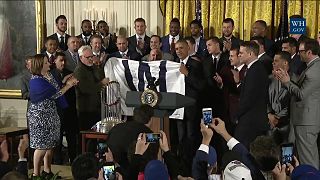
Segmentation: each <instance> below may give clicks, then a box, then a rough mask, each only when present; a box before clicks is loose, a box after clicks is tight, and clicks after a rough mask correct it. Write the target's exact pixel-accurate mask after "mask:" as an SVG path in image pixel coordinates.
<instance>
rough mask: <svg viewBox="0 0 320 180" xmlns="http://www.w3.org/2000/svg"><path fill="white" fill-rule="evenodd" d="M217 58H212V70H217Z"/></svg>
mask: <svg viewBox="0 0 320 180" xmlns="http://www.w3.org/2000/svg"><path fill="white" fill-rule="evenodd" d="M217 61H218V59H217V58H213V71H214V72H217V66H218V62H217Z"/></svg>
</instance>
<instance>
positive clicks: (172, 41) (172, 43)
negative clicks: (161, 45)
mask: <svg viewBox="0 0 320 180" xmlns="http://www.w3.org/2000/svg"><path fill="white" fill-rule="evenodd" d="M175 44H176V43H175V42H174V37H172V40H171V44H170V51H171V54H174V52H175Z"/></svg>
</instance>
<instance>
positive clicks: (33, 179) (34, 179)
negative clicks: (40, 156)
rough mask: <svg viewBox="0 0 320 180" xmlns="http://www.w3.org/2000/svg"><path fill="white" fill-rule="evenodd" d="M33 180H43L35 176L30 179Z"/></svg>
mask: <svg viewBox="0 0 320 180" xmlns="http://www.w3.org/2000/svg"><path fill="white" fill-rule="evenodd" d="M30 179H31V180H42V178H41V176H35V175H34V174H32V175H31V177H30Z"/></svg>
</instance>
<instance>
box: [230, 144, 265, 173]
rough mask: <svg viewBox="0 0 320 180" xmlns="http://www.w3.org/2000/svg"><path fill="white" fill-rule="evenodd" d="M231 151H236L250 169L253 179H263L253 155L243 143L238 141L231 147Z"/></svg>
mask: <svg viewBox="0 0 320 180" xmlns="http://www.w3.org/2000/svg"><path fill="white" fill-rule="evenodd" d="M232 151H234V152H236V153H238V154H239V155H240V156H241V160H242V163H243V164H245V165H246V166H247V167H248V168H249V169H250V171H251V175H253V176H254V177H255V178H253V179H264V177H263V175H262V173H261V171H260V170H259V168H258V165H257V163H256V161H255V159H254V157H253V156H252V155H251V154H250V152H249V151H248V150H247V148H246V147H245V146H244V145H243V144H241V143H238V144H237V145H235V146H234V147H233V148H232Z"/></svg>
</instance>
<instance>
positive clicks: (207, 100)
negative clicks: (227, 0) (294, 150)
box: [46, 15, 319, 153]
mask: <svg viewBox="0 0 320 180" xmlns="http://www.w3.org/2000/svg"><path fill="white" fill-rule="evenodd" d="M66 25H67V20H66V17H65V16H64V15H61V16H59V17H57V19H56V28H57V32H56V33H55V34H53V35H51V36H49V37H48V38H47V42H46V54H47V55H48V58H49V59H50V57H51V56H52V55H54V53H55V51H56V50H57V48H59V49H60V50H62V51H64V54H65V59H66V64H65V68H67V69H68V70H70V71H74V69H75V68H76V67H77V66H78V64H79V62H81V58H85V57H80V56H79V54H78V49H79V48H80V46H81V45H89V46H91V48H92V51H93V52H92V53H93V56H95V57H97V59H99V60H98V61H94V62H95V65H97V66H103V64H104V62H105V61H106V60H107V59H109V58H111V57H117V58H126V59H131V60H137V61H141V60H145V61H153V60H161V59H165V60H172V61H175V62H178V63H181V67H180V72H181V73H182V74H184V76H185V82H186V84H185V89H186V96H189V97H192V98H194V99H196V104H195V105H194V106H192V107H187V108H186V110H185V116H184V117H185V118H184V120H182V121H180V120H177V121H176V123H177V132H178V133H177V134H178V139H179V143H182V142H183V141H184V140H187V141H190V142H192V143H193V144H197V143H198V142H200V140H199V138H201V137H200V131H199V130H200V128H199V126H198V124H199V122H200V118H201V109H202V108H206V107H210V108H212V109H213V116H214V117H221V118H222V119H224V120H225V122H226V126H227V128H228V131H229V132H231V133H232V134H234V136H235V137H236V138H237V139H238V140H239V141H240V142H241V143H243V144H244V145H245V146H246V147H248V148H249V145H250V143H251V142H252V141H253V140H254V139H255V138H256V137H257V136H258V135H263V134H265V133H266V132H267V131H268V130H269V129H270V125H271V127H278V126H280V124H283V122H284V121H282V120H281V118H282V116H279V112H283V111H282V110H283V109H287V111H286V112H287V113H286V121H285V122H286V123H285V124H289V121H291V122H293V121H292V120H291V119H292V118H293V119H296V117H294V116H296V115H297V114H293V113H291V114H290V113H289V111H288V109H289V107H291V108H292V106H294V105H292V104H291V106H290V105H289V100H288V99H290V96H298V97H299V98H300V99H299V98H298V99H299V100H300V101H303V99H304V98H305V96H306V95H305V93H306V94H307V95H309V94H310V93H311V94H312V95H313V94H314V93H313V92H310V89H308V88H307V87H305V86H304V84H303V81H302V80H301V79H300V81H299V83H300V85H299V83H298V86H294V85H292V86H289V85H288V84H290V83H288V82H287V81H285V80H287V74H285V75H283V73H279V72H278V71H277V70H279V69H283V71H285V72H289V74H290V75H291V74H292V75H293V77H299V75H300V74H301V75H303V76H305V77H306V75H309V73H305V72H306V70H305V69H307V70H308V71H310V68H308V67H309V66H311V64H310V65H309V64H308V65H306V63H305V62H307V61H308V60H306V59H308V57H300V56H301V54H303V53H306V52H308V55H310V57H311V54H313V53H314V52H315V51H316V50H314V49H313V48H312V47H309V45H308V43H307V42H304V40H305V39H307V38H306V37H304V36H298V37H297V39H294V38H287V39H285V40H284V41H283V43H282V47H281V48H282V51H281V52H278V51H279V50H277V49H275V45H274V42H273V41H272V40H270V39H268V38H267V37H266V31H267V24H266V22H265V21H263V20H258V21H256V22H255V23H254V24H253V30H252V32H253V37H252V38H251V41H249V42H243V41H242V40H240V39H238V38H236V37H235V36H234V35H233V30H234V21H233V20H232V19H231V18H226V19H224V20H223V22H222V27H223V28H222V37H221V38H218V37H210V38H208V39H207V40H205V39H204V38H203V37H202V36H201V32H202V25H201V22H199V21H198V20H193V21H192V22H191V23H190V32H191V36H190V37H185V38H183V37H182V34H181V32H180V30H181V26H180V22H179V19H177V18H173V19H172V20H171V22H170V32H169V34H168V35H166V36H164V37H162V38H160V36H158V35H153V36H151V37H149V36H147V35H146V27H147V26H146V22H145V20H144V19H143V18H137V19H136V20H135V21H134V28H135V31H136V34H135V35H133V36H131V37H129V38H127V37H124V36H118V37H116V36H115V35H112V34H111V33H109V27H108V24H107V23H106V22H105V21H99V22H98V26H97V31H98V32H97V34H94V32H93V30H92V24H91V21H89V20H83V21H82V25H81V29H82V34H80V35H79V36H76V37H75V36H69V35H68V34H66V33H65V32H66V27H67V26H66ZM52 40H53V41H55V42H56V45H54V44H55V43H54V42H51V41H52ZM299 42H303V43H305V44H303V43H302V44H301V43H300V46H301V45H302V46H301V47H299V48H300V49H299V48H298V43H299ZM52 44H53V45H52ZM306 45H307V46H306ZM302 48H309V49H302ZM298 50H299V51H298ZM285 51H286V52H288V53H286V52H285ZM275 54H276V55H275ZM288 54H290V58H288ZM274 55H275V58H274V60H273V56H274ZM312 57H314V56H312ZM309 59H310V58H309ZM279 62H281V63H283V64H284V65H283V66H282V65H279V64H281V63H279ZM313 62H314V63H312V66H314V65H313V64H315V65H316V64H317V63H316V62H317V61H316V60H315V61H313ZM286 63H287V64H288V68H287V69H286V68H284V67H286ZM312 69H313V68H311V70H312ZM281 72H282V71H281ZM312 75H313V73H311V76H312ZM280 76H281V78H280ZM283 77H286V79H285V80H283V79H284V78H283ZM300 77H301V76H300ZM307 77H308V76H307ZM101 78H104V77H101ZM99 80H102V79H99ZM303 80H304V81H307V82H308V83H309V81H310V79H308V78H304V79H303ZM312 80H313V79H312ZM312 80H311V81H312ZM280 82H281V83H280ZM290 82H291V81H290ZM308 83H307V84H308ZM314 83H315V84H316V81H315V82H314ZM314 83H313V82H312V84H314ZM268 88H269V91H268ZM299 88H300V90H301V88H302V89H303V91H302V92H301V91H299ZM305 88H306V90H305ZM311 88H316V86H313V85H312V86H311ZM279 90H281V91H279ZM304 91H307V92H304ZM279 92H281V93H284V94H279ZM295 93H296V94H295ZM313 96H314V95H313ZM313 96H312V97H313ZM279 98H280V99H281V102H280V104H281V103H283V102H284V104H281V106H280V107H281V108H280V110H279V109H278V110H275V107H278V105H279V102H276V101H277V100H279ZM314 99H317V98H314ZM282 100H283V101H282ZM307 102H308V103H309V100H308V101H307ZM277 103H278V104H277ZM311 103H314V102H313V101H312V102H311ZM267 105H268V107H267ZM272 105H273V106H272ZM305 106H306V105H305V104H303V103H296V104H295V108H300V109H306V107H305ZM309 111H311V110H310V109H308V112H309ZM290 112H292V111H290ZM277 113H278V114H277ZM299 114H300V115H299V116H298V117H300V116H301V115H303V113H299ZM314 117H316V118H318V117H319V116H317V115H315V116H314ZM302 118H307V117H305V116H303V117H302ZM308 118H309V117H308ZM316 118H314V119H316ZM289 119H290V120H289ZM297 121H298V120H297ZM303 122H305V121H303ZM268 123H269V124H268ZM297 125H300V124H299V123H298V124H297ZM307 125H312V126H313V125H314V124H312V123H311V124H310V123H309V122H308V123H307ZM281 126H282V125H281ZM253 127H254V128H253ZM293 127H294V128H293V129H294V130H296V129H297V131H294V132H295V135H296V137H297V136H298V135H300V134H301V132H305V130H301V128H300V127H295V126H293ZM316 131H317V130H314V132H316ZM297 133H298V134H297ZM298 137H299V138H300V140H301V139H302V138H303V137H300V136H298ZM299 138H297V141H299ZM300 142H301V141H300ZM304 142H305V141H304ZM297 145H298V143H297ZM299 145H300V146H301V147H302V145H301V144H299ZM299 145H298V146H299ZM195 147H197V145H195ZM301 147H300V150H299V147H298V152H299V151H300V152H302V153H303V152H304V151H303V150H301Z"/></svg>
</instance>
